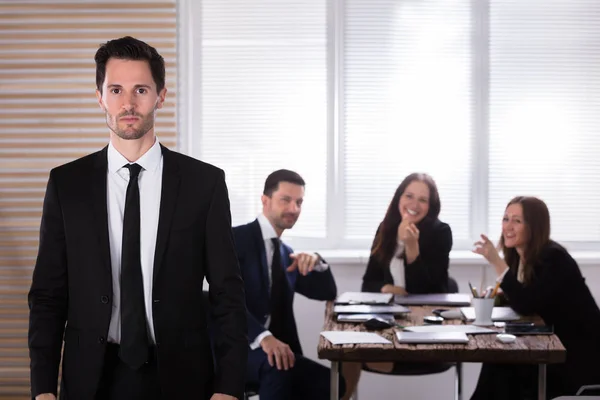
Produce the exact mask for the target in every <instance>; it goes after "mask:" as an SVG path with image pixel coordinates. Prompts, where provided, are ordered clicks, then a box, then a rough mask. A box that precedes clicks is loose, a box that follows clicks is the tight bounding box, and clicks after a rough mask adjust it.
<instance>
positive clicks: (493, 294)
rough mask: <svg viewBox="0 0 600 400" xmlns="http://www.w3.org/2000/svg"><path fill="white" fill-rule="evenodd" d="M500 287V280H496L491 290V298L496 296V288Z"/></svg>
mask: <svg viewBox="0 0 600 400" xmlns="http://www.w3.org/2000/svg"><path fill="white" fill-rule="evenodd" d="M499 288H500V282H496V286H494V290H493V291H492V296H491V297H492V298H494V297H496V294H498V289H499Z"/></svg>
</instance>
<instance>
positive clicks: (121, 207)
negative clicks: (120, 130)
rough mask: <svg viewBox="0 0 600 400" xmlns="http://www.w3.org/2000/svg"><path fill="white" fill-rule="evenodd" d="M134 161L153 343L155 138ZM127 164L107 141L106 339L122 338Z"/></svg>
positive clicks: (159, 161)
mask: <svg viewBox="0 0 600 400" xmlns="http://www.w3.org/2000/svg"><path fill="white" fill-rule="evenodd" d="M135 163H137V164H139V165H140V166H141V167H142V170H141V172H140V175H139V178H138V179H139V187H140V224H141V226H140V256H141V262H142V277H143V282H144V304H145V306H146V320H147V322H148V335H149V338H150V340H151V342H152V343H155V336H154V327H153V325H152V321H153V320H152V275H153V270H154V251H155V246H156V234H157V230H158V215H159V210H160V195H161V185H162V170H163V157H162V150H161V148H160V144H159V142H158V139H156V141H155V143H154V145H153V146H152V147H151V148H150V149H149V150H148V151H147V152H146V153H145V154H144V155H143V156H142V157H140V158H139V159H138V160H137V161H135ZM127 164H130V163H129V161H127V159H126V158H125V157H123V155H122V154H121V153H119V152H118V151H117V149H115V147H114V146H113V145H112V143H110V144H109V145H108V172H107V173H108V178H107V206H108V233H109V243H110V261H111V266H112V286H113V301H112V314H111V319H110V326H109V330H108V341H109V342H111V343H120V341H121V286H120V283H121V247H122V245H123V242H122V241H123V214H124V212H125V196H126V193H127V185H128V184H129V169H127V168H124V166H125V165H127Z"/></svg>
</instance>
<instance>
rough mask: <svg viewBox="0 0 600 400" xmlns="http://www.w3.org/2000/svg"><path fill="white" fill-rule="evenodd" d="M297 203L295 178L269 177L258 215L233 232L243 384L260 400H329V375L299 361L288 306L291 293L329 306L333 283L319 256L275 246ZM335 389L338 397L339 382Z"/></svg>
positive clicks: (300, 184) (288, 174) (299, 183)
mask: <svg viewBox="0 0 600 400" xmlns="http://www.w3.org/2000/svg"><path fill="white" fill-rule="evenodd" d="M303 197H304V180H303V179H302V177H300V175H298V174H297V173H295V172H292V171H288V170H278V171H275V172H273V173H272V174H271V175H269V176H268V177H267V180H266V182H265V188H264V193H263V195H262V197H261V200H262V204H263V211H262V214H260V215H259V216H258V218H257V219H256V220H255V221H253V222H251V223H249V224H246V225H242V226H238V227H235V228H233V232H234V237H235V243H236V250H237V256H238V260H239V263H240V268H241V271H242V276H243V278H244V283H245V289H246V305H247V309H248V340H249V342H250V349H251V350H250V352H249V354H248V364H247V372H246V381H247V382H248V383H253V384H257V385H258V386H259V388H260V389H259V396H260V399H261V400H281V399H310V400H319V399H323V400H326V399H329V369H328V368H327V367H324V366H323V365H321V364H319V363H317V362H315V361H312V360H309V359H307V358H304V357H303V356H302V349H301V347H300V340H299V338H298V331H297V328H296V321H295V319H294V311H293V301H294V292H298V293H300V294H303V295H304V296H306V297H308V298H310V299H315V300H333V299H335V297H336V294H337V288H336V285H335V281H334V279H333V275H332V274H331V270H330V269H329V266H328V265H327V264H326V263H325V261H324V260H323V259H321V257H320V256H319V255H317V254H315V253H299V254H294V253H293V252H292V249H291V248H290V247H289V246H287V245H285V244H283V243H282V242H281V240H280V237H281V234H282V233H283V231H284V230H286V229H290V228H292V227H293V226H294V224H295V223H296V221H297V220H298V217H299V216H300V210H301V208H302V200H303ZM340 385H341V386H340V392H341V393H342V394H343V392H344V386H345V385H344V382H343V379H340Z"/></svg>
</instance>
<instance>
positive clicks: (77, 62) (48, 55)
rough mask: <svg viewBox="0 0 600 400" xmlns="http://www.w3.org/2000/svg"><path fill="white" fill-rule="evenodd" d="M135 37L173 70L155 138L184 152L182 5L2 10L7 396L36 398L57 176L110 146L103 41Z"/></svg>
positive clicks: (1, 294)
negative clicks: (101, 67)
mask: <svg viewBox="0 0 600 400" xmlns="http://www.w3.org/2000/svg"><path fill="white" fill-rule="evenodd" d="M125 35H131V36H134V37H137V38H139V39H141V40H144V41H147V42H148V43H149V44H151V45H153V46H155V47H156V48H157V49H158V50H159V52H160V53H161V54H162V55H163V56H164V57H165V61H166V63H167V88H168V93H167V101H166V102H165V107H164V108H163V109H162V110H160V111H159V116H158V118H157V124H156V132H157V135H158V136H159V138H160V140H161V141H162V142H163V143H164V144H165V145H167V146H169V147H171V148H174V147H175V145H176V137H177V133H176V108H175V104H176V96H177V93H176V87H177V82H176V79H177V74H176V38H177V36H176V4H175V0H171V1H169V0H164V1H144V2H140V1H133V2H127V3H124V2H110V1H86V2H79V1H77V2H75V1H70V2H69V1H61V2H54V1H28V0H19V1H14V0H3V1H2V2H0V398H2V399H14V400H16V399H23V400H25V399H28V398H30V395H29V354H28V350H27V328H28V316H29V312H28V308H27V298H26V297H27V296H26V295H27V292H28V290H29V285H30V282H31V273H32V270H33V266H34V264H35V257H36V255H37V246H38V235H39V224H40V218H41V209H42V201H43V197H44V192H45V187H46V183H47V179H48V173H49V171H50V169H51V168H53V167H55V166H58V165H60V164H62V163H65V162H68V161H71V160H72V159H74V158H77V157H80V156H83V155H85V154H89V153H91V152H93V151H96V150H99V149H101V148H102V147H104V146H105V145H106V144H107V143H108V128H107V127H106V125H105V123H104V118H103V114H102V111H101V110H100V108H99V106H98V103H97V101H96V97H95V94H94V90H95V64H94V54H95V52H96V50H97V49H98V46H99V45H100V44H101V43H104V42H106V41H107V40H110V39H113V38H117V37H120V36H125Z"/></svg>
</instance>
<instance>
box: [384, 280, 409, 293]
mask: <svg viewBox="0 0 600 400" xmlns="http://www.w3.org/2000/svg"><path fill="white" fill-rule="evenodd" d="M381 293H392V294H397V295H399V296H406V295H407V294H408V292H407V291H406V289H404V288H403V287H400V286H394V285H390V284H389V283H388V284H387V285H383V287H382V288H381Z"/></svg>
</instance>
